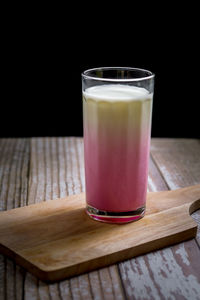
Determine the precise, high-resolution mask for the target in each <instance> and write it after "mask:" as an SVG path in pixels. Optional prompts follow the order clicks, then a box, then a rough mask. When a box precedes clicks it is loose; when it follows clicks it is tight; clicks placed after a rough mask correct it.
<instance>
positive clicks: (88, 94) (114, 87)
mask: <svg viewBox="0 0 200 300" xmlns="http://www.w3.org/2000/svg"><path fill="white" fill-rule="evenodd" d="M83 95H84V97H85V98H86V99H92V100H96V101H109V102H117V101H134V100H137V101H138V100H140V101H142V100H146V99H149V98H152V94H150V93H149V92H148V91H147V90H146V89H145V88H140V87H136V86H130V85H123V84H110V85H96V86H93V87H90V88H87V89H86V90H85V91H84V92H83Z"/></svg>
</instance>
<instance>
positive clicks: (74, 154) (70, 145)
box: [24, 137, 123, 300]
mask: <svg viewBox="0 0 200 300" xmlns="http://www.w3.org/2000/svg"><path fill="white" fill-rule="evenodd" d="M82 191H84V162H83V139H82V138H73V137H72V138H34V139H32V141H31V163H30V178H29V196H28V204H32V203H36V202H40V201H45V200H48V199H53V198H58V197H64V196H66V195H72V194H75V193H80V192H82ZM97 273H99V271H97ZM87 276H88V279H86V277H87ZM87 276H86V275H84V276H82V277H81V276H80V278H79V277H77V278H76V280H75V279H70V280H64V281H62V282H60V283H56V284H49V285H47V284H45V283H43V282H41V281H39V282H37V280H36V279H35V277H34V276H32V275H29V276H28V279H27V278H26V280H25V284H24V288H25V292H24V294H25V299H32V298H31V297H32V295H34V296H33V299H35V297H37V291H38V294H39V296H40V297H41V299H55V300H57V299H65V297H67V299H76V297H78V296H77V293H79V294H80V293H84V297H85V298H86V299H89V298H90V297H91V295H92V297H93V298H94V299H102V297H101V296H102V295H103V297H104V298H105V299H106V297H107V296H106V289H105V288H104V289H103V290H102V291H101V294H100V293H98V289H97V291H96V292H95V294H92V292H91V281H92V280H93V277H94V276H95V275H93V274H92V273H89V274H88V275H87ZM76 281H78V282H79V284H78V285H77V284H75V283H74V282H76ZM118 281H119V273H118V270H117V269H116V268H114V269H113V271H112V286H113V291H114V290H116V289H117V292H118V297H120V296H121V298H119V299H123V290H122V287H121V285H120V286H119V287H118ZM109 284H110V282H107V283H104V286H107V287H109ZM76 285H77V286H78V290H79V292H78V291H77V288H76ZM82 285H84V286H85V289H84V291H82V290H81V287H82ZM97 285H99V286H101V285H102V282H101V277H100V276H98V280H97V283H96V286H97ZM120 287H121V288H120ZM80 290H81V292H80ZM80 296H81V294H80Z"/></svg>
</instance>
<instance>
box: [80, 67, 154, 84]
mask: <svg viewBox="0 0 200 300" xmlns="http://www.w3.org/2000/svg"><path fill="white" fill-rule="evenodd" d="M104 70H105V71H106V70H113V71H114V70H124V71H141V72H147V73H149V75H147V76H142V77H136V78H103V77H95V76H91V75H88V74H87V73H89V72H91V71H104ZM81 75H82V77H83V78H85V79H92V80H100V81H107V82H134V81H141V80H148V79H152V78H154V77H155V74H154V73H153V72H151V71H149V70H146V69H141V68H133V67H97V68H91V69H87V70H85V71H83V72H82V73H81Z"/></svg>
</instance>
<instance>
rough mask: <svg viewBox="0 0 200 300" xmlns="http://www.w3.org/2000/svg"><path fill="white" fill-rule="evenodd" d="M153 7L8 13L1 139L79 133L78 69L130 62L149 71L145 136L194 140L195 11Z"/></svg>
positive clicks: (197, 128)
mask: <svg viewBox="0 0 200 300" xmlns="http://www.w3.org/2000/svg"><path fill="white" fill-rule="evenodd" d="M77 5H78V4H77ZM145 8H146V9H145ZM141 9H142V10H141ZM144 9H145V10H144ZM159 9H160V10H158V11H154V14H151V12H150V11H149V8H148V7H146V4H144V5H143V8H140V10H138V8H136V7H134V6H133V7H121V6H120V5H118V7H117V8H116V7H115V10H113V9H108V7H107V6H105V5H101V6H97V7H96V8H93V11H90V12H87V11H86V9H85V8H84V7H79V15H78V14H77V8H76V5H74V7H73V8H69V7H68V8H65V9H64V8H62V7H61V8H57V9H56V10H55V11H54V7H53V6H52V7H51V9H50V10H48V8H47V7H45V8H41V7H40V9H39V10H37V9H36V10H35V9H34V10H33V11H34V12H33V11H32V10H30V9H28V10H27V11H25V12H23V13H20V14H19V15H18V14H17V15H16V14H15V12H14V10H13V12H12V16H9V18H8V19H7V20H6V21H5V24H4V28H3V33H4V36H3V39H2V50H3V51H2V52H3V54H2V55H1V63H2V72H1V73H2V80H1V83H2V90H1V119H0V126H1V127H0V128H1V137H28V136H82V134H83V131H82V102H81V72H82V71H84V70H85V69H88V68H93V67H103V66H129V67H139V68H145V69H148V70H150V71H152V72H154V73H155V75H156V78H155V94H154V105H153V120H152V136H153V137H186V138H199V137H200V125H199V114H200V113H199V102H200V96H199V76H200V71H199V70H198V67H199V46H198V44H199V43H198V27H197V21H198V20H197V19H196V18H195V16H194V13H195V8H188V7H185V8H184V9H185V10H184V11H183V10H182V8H181V9H180V8H177V9H175V8H174V7H160V8H159ZM18 10H19V7H18Z"/></svg>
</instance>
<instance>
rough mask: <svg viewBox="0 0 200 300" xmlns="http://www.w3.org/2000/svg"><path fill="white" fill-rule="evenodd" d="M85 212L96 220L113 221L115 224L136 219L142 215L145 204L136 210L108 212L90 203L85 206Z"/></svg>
mask: <svg viewBox="0 0 200 300" xmlns="http://www.w3.org/2000/svg"><path fill="white" fill-rule="evenodd" d="M86 212H87V214H88V215H89V216H90V217H91V218H92V219H93V220H96V221H101V222H106V223H113V224H114V223H115V224H124V223H129V222H133V221H137V220H139V219H141V218H142V217H144V214H145V206H142V207H140V208H139V209H137V210H133V211H127V212H110V211H104V210H99V209H97V208H94V207H92V206H90V205H87V206H86Z"/></svg>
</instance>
